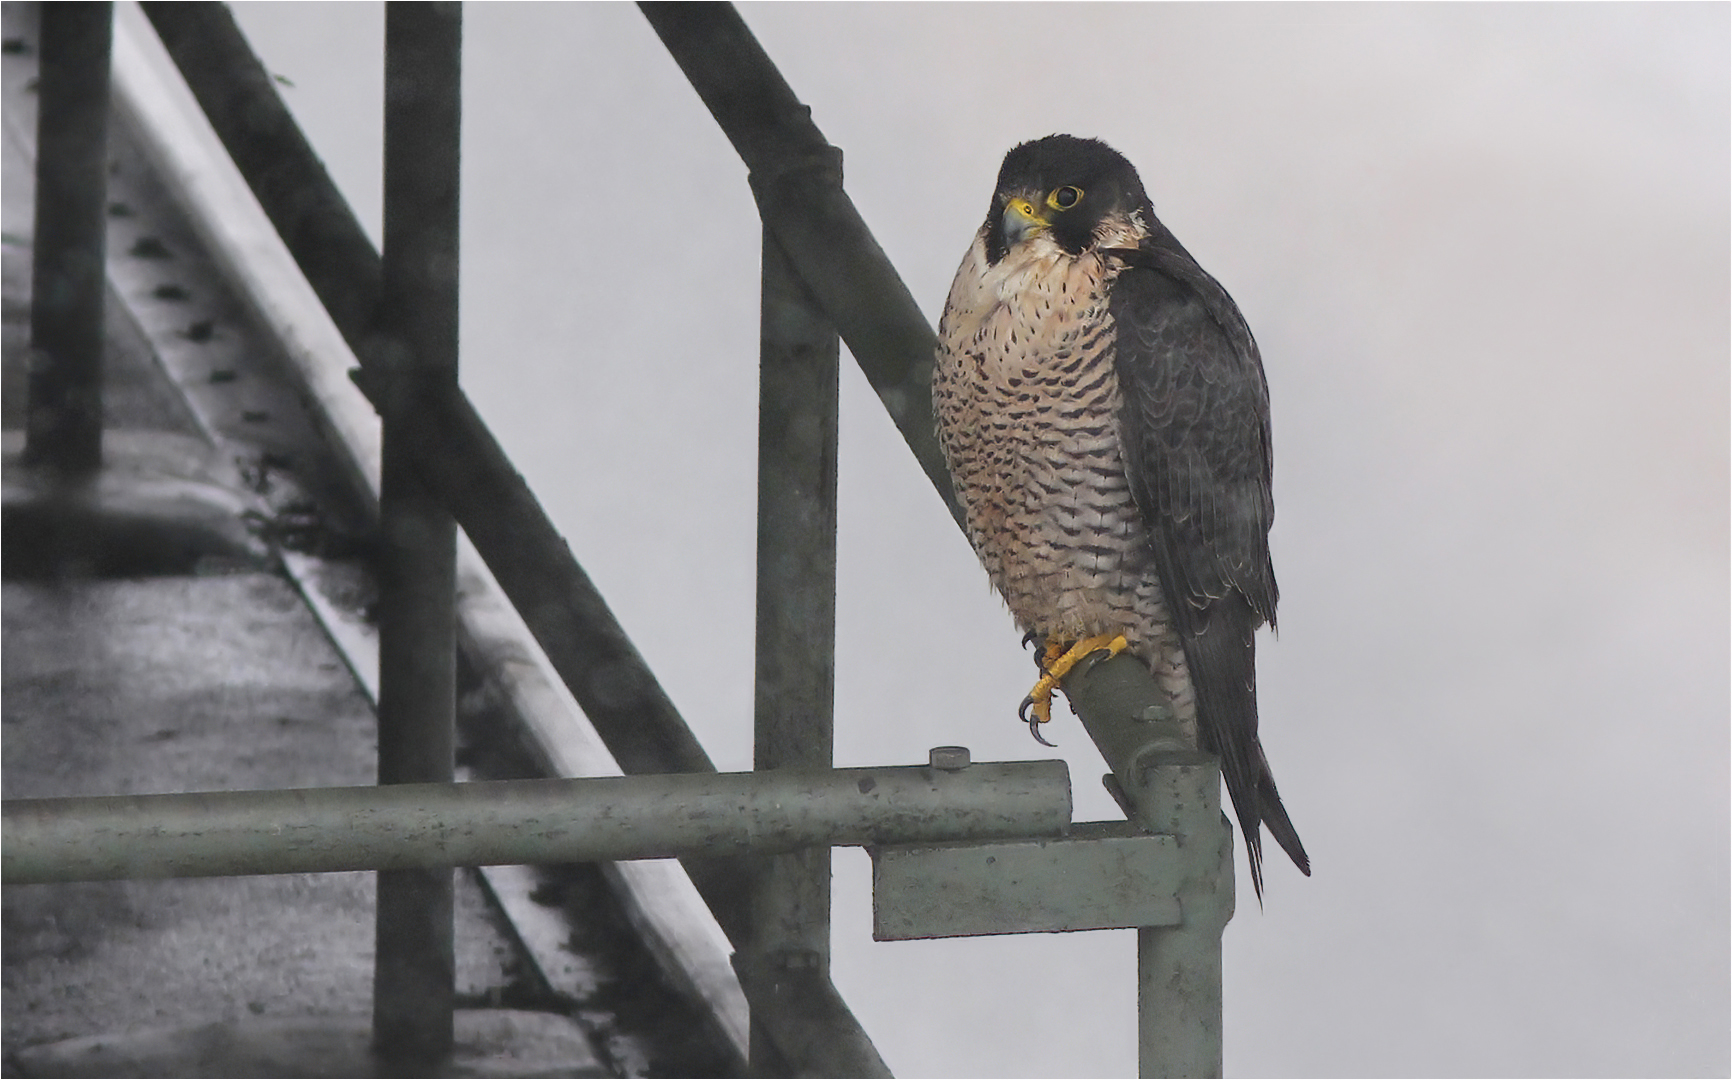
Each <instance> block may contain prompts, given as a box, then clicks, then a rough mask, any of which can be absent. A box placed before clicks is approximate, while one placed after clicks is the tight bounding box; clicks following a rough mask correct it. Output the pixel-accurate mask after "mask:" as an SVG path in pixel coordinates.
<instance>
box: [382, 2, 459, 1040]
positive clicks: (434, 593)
mask: <svg viewBox="0 0 1732 1080" xmlns="http://www.w3.org/2000/svg"><path fill="white" fill-rule="evenodd" d="M461 50H462V5H460V4H457V3H391V4H387V5H386V9H385V245H384V253H383V282H382V294H381V298H380V310H379V321H378V335H377V338H376V339H375V341H374V342H373V344H372V345H371V346H370V348H369V352H371V353H372V354H373V357H372V359H373V363H374V366H375V367H376V369H377V370H378V371H379V373H380V375H381V376H382V378H381V379H380V380H379V381H380V383H381V385H382V387H383V390H384V393H383V396H384V398H385V401H384V402H383V404H382V406H381V408H380V416H381V418H382V421H383V433H384V449H383V455H384V462H383V465H384V474H383V479H382V483H381V489H382V490H381V493H380V507H379V509H380V523H381V531H382V547H383V557H382V559H381V565H380V587H381V598H380V608H379V782H380V783H381V784H402V783H414V782H423V781H435V782H436V781H449V780H451V779H452V777H453V771H454V758H453V751H454V740H455V734H454V733H455V716H456V713H455V697H456V613H455V596H456V593H455V589H456V556H457V547H456V537H457V533H456V526H455V525H454V524H453V523H452V519H451V515H450V513H449V512H448V511H447V510H446V509H445V508H444V507H443V505H441V504H440V502H439V501H438V500H437V499H436V498H435V497H434V496H433V494H432V493H431V492H430V491H429V490H428V489H427V488H426V487H425V486H424V485H423V484H422V482H421V480H420V478H419V477H418V476H417V473H416V465H417V462H416V460H415V458H414V455H413V452H412V450H411V446H412V439H411V437H410V436H409V435H408V434H407V433H408V432H410V431H412V430H415V429H416V428H417V426H419V425H425V424H427V423H429V417H428V416H427V415H425V414H423V413H419V412H417V411H416V410H415V409H414V408H413V406H412V405H410V404H409V403H410V401H411V400H412V397H413V394H412V390H413V389H414V388H416V387H436V386H441V385H450V386H454V385H455V384H456V381H457V224H458V164H459V134H460V124H459V120H460V112H461V86H462V82H461ZM377 904H378V907H377V916H376V919H377V923H376V931H375V934H376V941H377V953H376V958H375V967H374V975H373V1039H374V1045H375V1047H376V1048H377V1049H378V1051H379V1052H380V1053H381V1054H382V1055H384V1056H385V1057H386V1058H387V1059H389V1060H392V1061H395V1062H399V1063H425V1062H431V1061H436V1060H438V1059H440V1058H444V1057H446V1056H448V1055H449V1054H450V1052H451V1048H452V1034H453V1033H452V1012H453V1008H454V1006H455V1000H454V998H455V971H454V961H453V942H452V933H453V929H452V872H451V871H450V870H393V871H384V872H381V873H380V874H379V875H378V900H377Z"/></svg>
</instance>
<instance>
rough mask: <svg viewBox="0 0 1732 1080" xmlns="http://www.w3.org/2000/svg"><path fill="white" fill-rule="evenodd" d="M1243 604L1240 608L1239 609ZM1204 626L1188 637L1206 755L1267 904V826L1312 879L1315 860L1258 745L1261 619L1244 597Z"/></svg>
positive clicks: (1227, 602) (1212, 614)
mask: <svg viewBox="0 0 1732 1080" xmlns="http://www.w3.org/2000/svg"><path fill="white" fill-rule="evenodd" d="M1235 601H1237V602H1235ZM1211 607H1212V610H1210V611H1209V612H1208V613H1207V615H1206V616H1205V617H1204V618H1202V619H1199V620H1198V623H1199V627H1198V629H1197V631H1196V632H1193V633H1191V634H1181V638H1182V639H1183V641H1184V645H1185V660H1186V663H1187V665H1188V666H1189V668H1190V674H1191V686H1192V689H1193V690H1194V691H1195V696H1196V702H1197V721H1198V725H1197V726H1198V729H1199V732H1200V733H1201V735H1202V738H1203V742H1204V744H1205V748H1206V749H1208V750H1210V751H1211V752H1213V753H1215V754H1217V755H1219V756H1220V758H1221V775H1222V777H1223V778H1224V779H1225V780H1226V782H1227V794H1228V796H1229V797H1230V798H1231V799H1232V802H1233V811H1234V816H1236V817H1237V818H1238V819H1239V832H1240V834H1241V835H1242V836H1243V837H1244V838H1245V855H1246V858H1247V860H1248V861H1249V862H1250V866H1251V887H1252V888H1253V889H1254V890H1256V893H1257V900H1258V902H1259V903H1261V902H1262V899H1263V835H1262V833H1263V826H1265V825H1267V826H1268V828H1269V834H1270V835H1271V836H1273V837H1274V838H1275V842H1276V843H1277V844H1279V845H1280V846H1281V850H1283V851H1285V852H1286V853H1287V855H1288V857H1289V858H1291V859H1292V860H1293V864H1294V865H1295V866H1297V867H1298V868H1299V870H1300V872H1301V873H1303V874H1305V875H1306V876H1307V877H1309V876H1310V875H1311V858H1310V856H1308V855H1307V854H1305V846H1304V845H1303V844H1302V843H1300V841H1299V833H1298V831H1297V830H1296V829H1294V827H1293V822H1292V820H1291V819H1290V818H1288V816H1287V808H1286V807H1285V806H1283V805H1282V804H1281V795H1280V793H1279V792H1278V791H1277V790H1276V788H1275V777H1274V776H1273V775H1272V774H1271V773H1270V771H1269V762H1268V760H1267V759H1266V758H1265V757H1264V756H1263V746H1262V743H1260V742H1259V741H1258V739H1257V674H1256V641H1255V636H1254V635H1255V633H1256V628H1257V625H1258V623H1260V622H1261V619H1260V618H1259V617H1258V616H1257V614H1256V613H1255V612H1254V611H1253V610H1252V609H1251V607H1250V605H1249V604H1247V603H1245V602H1244V601H1243V598H1242V597H1240V596H1237V595H1234V596H1232V597H1228V598H1225V599H1224V600H1221V601H1217V602H1216V603H1215V604H1214V605H1212V606H1211Z"/></svg>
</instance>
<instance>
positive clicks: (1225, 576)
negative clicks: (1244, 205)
mask: <svg viewBox="0 0 1732 1080" xmlns="http://www.w3.org/2000/svg"><path fill="white" fill-rule="evenodd" d="M1169 238H1170V234H1168V236H1167V237H1163V236H1162V235H1161V234H1160V232H1157V236H1156V238H1155V239H1154V240H1152V241H1150V242H1149V243H1147V244H1145V245H1144V246H1143V247H1141V248H1138V249H1135V250H1115V251H1114V252H1113V254H1115V255H1118V256H1119V257H1120V258H1121V259H1122V260H1123V261H1124V262H1125V264H1126V266H1125V268H1124V269H1123V270H1122V271H1121V272H1120V273H1119V275H1118V278H1117V279H1116V281H1115V282H1114V284H1113V289H1112V294H1111V299H1110V309H1111V314H1112V319H1113V325H1114V330H1115V334H1116V341H1115V347H1116V348H1115V355H1114V362H1115V366H1116V368H1117V372H1118V377H1119V385H1120V389H1121V393H1122V395H1123V402H1122V405H1121V411H1120V416H1119V427H1120V436H1121V440H1122V442H1123V444H1124V446H1123V449H1124V458H1125V466H1126V472H1127V474H1128V479H1129V482H1130V487H1131V491H1132V493H1133V495H1134V497H1135V498H1136V501H1137V504H1138V508H1139V509H1140V510H1141V511H1142V514H1143V518H1144V520H1145V521H1146V522H1147V523H1148V526H1149V531H1150V542H1151V544H1152V546H1153V548H1154V552H1155V564H1156V567H1157V569H1158V571H1159V573H1160V575H1161V585H1162V589H1163V591H1164V592H1165V593H1166V596H1167V606H1168V607H1169V608H1170V609H1171V610H1172V614H1173V618H1174V620H1175V621H1176V623H1177V629H1178V631H1179V638H1180V640H1181V642H1182V643H1183V646H1184V650H1185V659H1186V663H1187V665H1188V667H1189V668H1190V672H1191V680H1192V685H1193V688H1194V689H1195V692H1196V699H1197V712H1198V720H1199V728H1200V730H1201V732H1202V734H1203V738H1204V739H1205V740H1206V741H1207V742H1208V744H1209V745H1208V747H1207V748H1208V749H1209V750H1211V751H1213V752H1215V753H1217V754H1219V755H1220V758H1221V771H1222V774H1223V776H1224V777H1225V778H1226V781H1227V791H1228V794H1229V795H1230V796H1231V797H1232V800H1233V806H1234V809H1235V811H1236V813H1237V816H1238V818H1239V824H1240V829H1241V831H1242V832H1243V834H1244V837H1245V846H1246V849H1247V854H1248V856H1249V858H1250V863H1251V879H1252V883H1253V885H1254V886H1255V887H1256V889H1257V893H1258V895H1259V896H1261V895H1262V865H1261V863H1262V839H1261V829H1260V825H1262V824H1265V823H1266V824H1268V826H1269V829H1270V833H1271V835H1273V836H1274V837H1275V839H1276V842H1277V843H1279V844H1280V845H1281V847H1282V848H1283V850H1285V851H1286V852H1287V853H1288V855H1289V856H1291V857H1292V859H1293V861H1294V863H1295V864H1296V865H1298V866H1299V868H1300V869H1301V870H1303V871H1304V872H1305V873H1307V874H1309V873H1310V872H1311V871H1310V860H1309V858H1308V857H1307V856H1306V854H1305V850H1304V847H1303V846H1302V845H1301V844H1300V842H1299V836H1298V834H1297V832H1295V831H1294V829H1293V826H1292V823H1291V822H1290V821H1289V820H1288V818H1287V813H1286V810H1285V809H1284V808H1283V807H1282V805H1281V799H1280V795H1279V794H1278V793H1277V791H1276V788H1275V781H1274V778H1273V776H1271V775H1270V772H1269V765H1268V762H1267V761H1266V760H1265V759H1264V756H1263V749H1262V746H1261V745H1260V743H1259V742H1258V739H1257V687H1256V640H1255V632H1256V629H1257V628H1258V627H1259V626H1261V625H1262V624H1263V623H1265V622H1268V623H1269V624H1271V625H1273V624H1274V622H1275V604H1276V601H1277V599H1278V597H1279V590H1278V588H1277V586H1276V584H1275V571H1274V567H1273V565H1272V564H1271V562H1270V560H1269V539H1268V538H1269V527H1270V525H1271V524H1272V523H1273V521H1274V515H1275V509H1274V501H1273V498H1272V495H1271V488H1270V485H1271V479H1272V473H1273V463H1272V457H1271V454H1270V440H1269V390H1268V384H1267V383H1266V381H1265V380H1264V376H1263V365H1262V360H1261V358H1260V357H1259V355H1258V352H1257V343H1256V341H1255V340H1254V339H1253V338H1252V336H1251V331H1250V328H1249V327H1248V326H1247V325H1246V324H1245V320H1244V318H1243V316H1241V315H1240V314H1239V309H1238V307H1237V305H1235V304H1234V303H1233V300H1232V298H1231V297H1229V296H1228V295H1227V293H1226V290H1224V289H1222V288H1221V286H1220V285H1219V284H1218V283H1217V282H1216V281H1215V280H1214V279H1213V278H1212V277H1210V276H1209V275H1208V274H1207V273H1205V272H1204V271H1203V270H1202V268H1201V267H1199V266H1198V265H1197V264H1196V262H1195V261H1194V260H1192V259H1191V257H1190V256H1189V255H1188V254H1187V253H1185V251H1184V249H1183V248H1181V247H1179V246H1178V244H1177V242H1176V241H1173V242H1171V243H1163V242H1162V240H1163V239H1169Z"/></svg>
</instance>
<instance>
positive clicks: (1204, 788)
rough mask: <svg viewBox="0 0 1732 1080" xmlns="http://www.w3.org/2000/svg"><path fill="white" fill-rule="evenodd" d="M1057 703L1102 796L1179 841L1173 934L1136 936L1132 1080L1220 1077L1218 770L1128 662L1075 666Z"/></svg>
mask: <svg viewBox="0 0 1732 1080" xmlns="http://www.w3.org/2000/svg"><path fill="white" fill-rule="evenodd" d="M1065 693H1066V694H1067V695H1068V696H1069V697H1070V700H1071V702H1072V704H1073V705H1074V706H1075V707H1076V712H1077V715H1078V716H1079V717H1080V718H1081V719H1082V722H1083V725H1084V726H1085V727H1086V728H1087V729H1088V732H1089V736H1090V737H1091V738H1093V739H1094V741H1095V745H1096V746H1097V747H1098V748H1099V749H1100V752H1101V756H1102V757H1104V758H1105V759H1106V761H1107V764H1108V765H1109V766H1110V767H1111V768H1112V773H1111V775H1110V776H1108V777H1107V780H1108V787H1109V788H1110V789H1111V790H1112V791H1113V794H1114V796H1115V797H1117V798H1118V800H1119V802H1120V804H1121V805H1122V806H1123V808H1124V810H1125V813H1126V814H1127V815H1128V816H1129V817H1130V819H1131V820H1132V821H1134V822H1136V823H1137V824H1139V825H1141V826H1142V827H1143V828H1144V829H1147V830H1148V831H1149V832H1153V833H1163V834H1166V835H1169V836H1173V837H1176V838H1177V839H1178V843H1179V850H1180V853H1181V855H1182V856H1183V860H1182V863H1183V869H1182V870H1181V872H1180V873H1179V874H1178V875H1177V876H1178V878H1179V880H1177V881H1175V882H1173V885H1174V887H1175V891H1176V892H1177V894H1178V896H1179V901H1180V902H1179V908H1180V912H1181V921H1180V923H1179V925H1177V926H1162V927H1142V928H1140V929H1138V930H1137V1072H1138V1075H1140V1076H1220V1075H1221V1068H1222V1056H1221V1001H1222V999H1221V934H1222V932H1223V931H1224V930H1225V929H1226V927H1227V922H1228V920H1230V919H1231V918H1232V917H1233V902H1234V900H1233V830H1232V827H1231V826H1230V825H1228V824H1227V819H1226V818H1225V817H1224V816H1222V814H1221V770H1220V763H1219V761H1218V760H1217V759H1216V758H1215V757H1213V756H1212V755H1209V754H1204V753H1202V752H1200V751H1198V750H1196V749H1193V748H1192V747H1191V746H1190V745H1189V743H1188V740H1187V738H1186V736H1185V733H1184V732H1183V731H1182V730H1181V729H1180V727H1179V725H1178V724H1177V723H1176V722H1175V721H1174V719H1173V717H1174V709H1173V703H1172V701H1171V699H1170V698H1168V697H1167V696H1166V695H1165V694H1164V693H1162V691H1161V689H1160V687H1159V684H1157V683H1156V682H1155V681H1154V679H1153V678H1151V677H1150V675H1149V672H1148V669H1147V668H1145V667H1143V665H1142V664H1141V663H1139V662H1138V661H1136V660H1134V659H1132V658H1131V657H1129V656H1115V657H1113V658H1112V659H1110V660H1107V661H1105V662H1104V663H1096V664H1087V663H1085V664H1082V665H1079V666H1078V667H1077V668H1076V670H1074V671H1073V672H1072V673H1071V674H1070V676H1069V677H1068V678H1067V679H1066V680H1065ZM1151 702H1155V703H1156V704H1150V703H1151Z"/></svg>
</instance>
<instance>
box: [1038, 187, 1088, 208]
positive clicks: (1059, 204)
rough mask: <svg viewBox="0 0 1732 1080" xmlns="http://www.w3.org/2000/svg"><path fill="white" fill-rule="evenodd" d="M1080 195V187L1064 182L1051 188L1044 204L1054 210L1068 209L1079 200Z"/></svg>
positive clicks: (1080, 198)
mask: <svg viewBox="0 0 1732 1080" xmlns="http://www.w3.org/2000/svg"><path fill="white" fill-rule="evenodd" d="M1082 197H1083V193H1082V188H1079V187H1071V186H1070V185H1069V184H1066V185H1065V186H1064V187H1060V188H1053V189H1052V193H1051V194H1050V195H1048V196H1047V197H1046V204H1047V205H1048V206H1050V207H1052V208H1053V209H1054V210H1069V209H1070V208H1071V207H1073V206H1075V205H1076V204H1077V203H1079V202H1081V201H1082Z"/></svg>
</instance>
